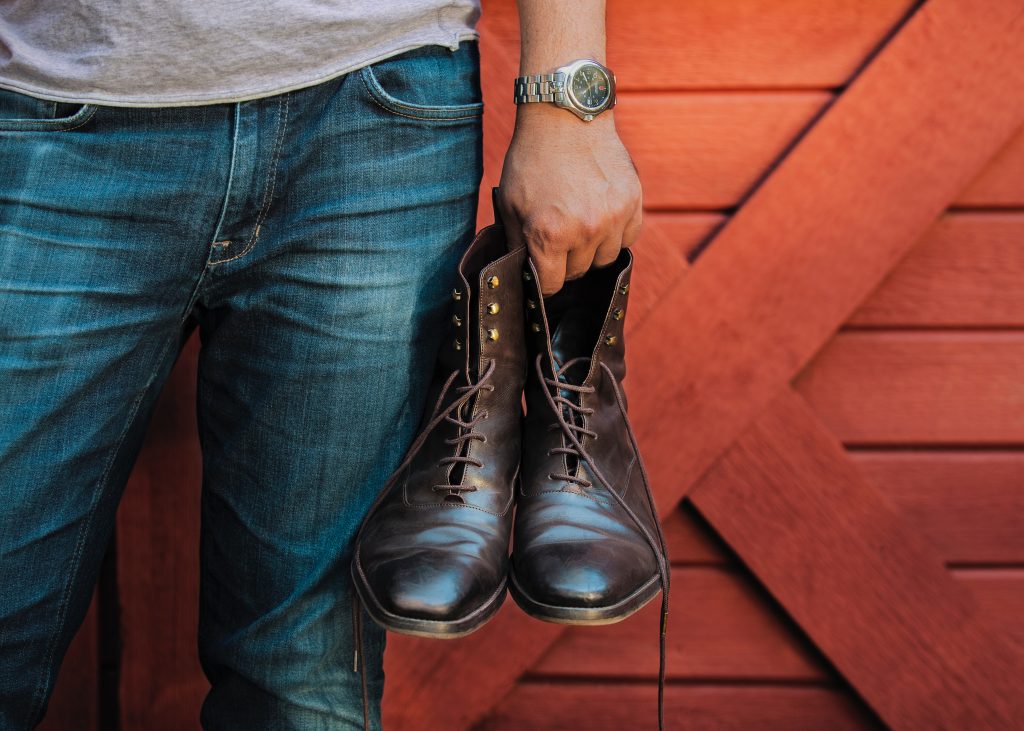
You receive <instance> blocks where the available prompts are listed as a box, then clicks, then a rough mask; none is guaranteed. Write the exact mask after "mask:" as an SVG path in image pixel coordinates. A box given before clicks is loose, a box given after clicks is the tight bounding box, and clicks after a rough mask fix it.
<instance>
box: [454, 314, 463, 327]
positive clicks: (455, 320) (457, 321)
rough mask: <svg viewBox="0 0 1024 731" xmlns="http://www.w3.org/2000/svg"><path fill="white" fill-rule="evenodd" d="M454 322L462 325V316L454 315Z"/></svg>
mask: <svg viewBox="0 0 1024 731" xmlns="http://www.w3.org/2000/svg"><path fill="white" fill-rule="evenodd" d="M452 324H453V325H455V327H459V326H460V325H462V318H461V317H459V316H458V315H452Z"/></svg>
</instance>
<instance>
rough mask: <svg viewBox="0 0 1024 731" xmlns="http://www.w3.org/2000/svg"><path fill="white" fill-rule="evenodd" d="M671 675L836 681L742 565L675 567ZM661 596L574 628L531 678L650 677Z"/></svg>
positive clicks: (654, 671)
mask: <svg viewBox="0 0 1024 731" xmlns="http://www.w3.org/2000/svg"><path fill="white" fill-rule="evenodd" d="M672 590H673V591H676V592H678V596H679V597H681V599H680V601H678V602H675V604H674V609H673V611H672V612H670V613H669V628H668V674H669V677H670V678H674V679H687V680H691V681H701V680H709V679H713V680H715V681H716V682H724V681H739V682H750V681H755V680H769V681H778V680H791V681H792V680H801V681H812V680H813V681H816V682H826V681H827V682H834V681H835V680H836V678H835V676H834V674H833V673H832V672H831V670H830V669H828V667H827V664H826V663H825V662H823V661H822V659H821V656H820V654H819V653H818V651H817V650H815V649H814V647H813V646H812V645H811V644H810V643H809V642H808V641H807V640H806V638H804V637H803V636H802V635H801V634H800V632H799V630H798V629H796V628H795V627H793V625H792V623H791V622H790V621H789V620H788V619H787V618H786V617H785V614H784V613H783V612H782V610H781V609H780V608H779V607H778V606H777V605H776V604H775V602H774V601H773V600H772V599H771V597H770V596H768V595H767V594H766V593H765V592H764V591H763V590H762V589H760V587H758V586H757V583H756V581H755V580H754V579H753V578H752V577H751V576H750V574H749V573H748V572H747V571H746V570H744V569H742V568H741V567H732V568H720V567H687V568H675V569H673V571H672ZM658 611H659V607H658V606H657V603H652V604H649V605H648V606H647V607H645V608H644V609H642V610H641V611H640V612H638V613H637V614H635V615H633V616H632V617H630V618H629V619H626V620H624V621H622V622H620V623H618V624H615V625H611V626H608V627H572V628H571V629H569V630H568V631H567V632H565V634H563V635H562V637H561V638H559V640H558V642H556V643H555V644H554V645H553V646H552V647H551V649H550V650H549V651H548V652H547V653H546V654H545V655H544V657H543V658H542V659H541V661H540V662H538V663H537V664H535V665H534V666H533V667H532V668H531V669H530V677H531V678H537V677H539V676H547V677H550V676H557V677H573V678H578V679H579V678H588V677H589V678H648V679H653V678H656V677H657V675H658V652H657V643H656V639H657V636H656V630H655V628H657V626H658Z"/></svg>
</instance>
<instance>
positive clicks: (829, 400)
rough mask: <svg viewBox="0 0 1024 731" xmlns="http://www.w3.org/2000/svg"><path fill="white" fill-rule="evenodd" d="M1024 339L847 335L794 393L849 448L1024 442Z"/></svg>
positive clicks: (974, 334) (809, 371)
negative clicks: (872, 445) (869, 445)
mask: <svg viewBox="0 0 1024 731" xmlns="http://www.w3.org/2000/svg"><path fill="white" fill-rule="evenodd" d="M1022 364H1024V333H1020V332H1014V331H1010V332H985V331H982V332H952V333H950V332H901V331H896V332H892V331H890V332H844V333H840V334H839V335H838V336H837V337H835V338H834V339H833V340H832V341H831V342H830V343H829V344H828V346H827V347H825V349H824V350H822V351H821V353H819V354H818V355H817V357H815V359H814V360H813V361H812V362H811V363H810V365H809V366H808V367H807V368H806V369H805V370H804V371H803V372H802V373H801V374H800V376H799V377H798V378H797V379H796V381H795V384H794V385H795V387H796V389H797V390H798V391H799V392H800V393H801V394H802V395H803V396H804V397H805V398H806V399H807V400H808V402H809V403H810V404H811V406H812V407H813V408H814V409H815V411H817V412H818V413H819V414H820V415H821V418H822V420H823V421H824V422H825V424H827V425H828V427H829V428H830V429H832V430H833V431H834V432H835V433H836V434H837V435H838V436H839V438H840V439H842V440H843V441H844V442H846V443H847V444H967V445H970V444H988V445H992V444H1006V445H1019V444H1024V378H1022V377H1021V374H1022Z"/></svg>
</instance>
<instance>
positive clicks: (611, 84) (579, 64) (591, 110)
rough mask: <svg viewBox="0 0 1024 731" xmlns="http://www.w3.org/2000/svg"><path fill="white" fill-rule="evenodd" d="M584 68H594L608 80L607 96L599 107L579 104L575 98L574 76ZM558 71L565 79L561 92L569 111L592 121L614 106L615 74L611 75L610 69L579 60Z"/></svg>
mask: <svg viewBox="0 0 1024 731" xmlns="http://www.w3.org/2000/svg"><path fill="white" fill-rule="evenodd" d="M586 66H596V67H597V68H599V69H600V70H601V72H602V73H603V74H604V75H605V76H606V77H607V78H608V96H607V97H606V98H605V100H604V102H602V103H601V104H600V105H598V106H596V107H591V106H588V105H586V104H584V103H583V102H581V101H580V100H579V99H578V98H577V97H576V93H575V92H574V90H573V80H574V78H575V76H576V73H577V72H578V71H580V70H581V69H582V68H584V67H586ZM559 71H560V72H562V73H563V74H564V78H565V82H564V83H565V87H564V89H563V92H564V93H565V99H566V101H567V102H568V104H566V106H567V107H568V108H569V109H572V110H573V111H574V112H576V113H577V114H578V115H579V116H580V117H582V118H583V119H588V118H589V119H593V118H594V117H595V116H597V115H598V114H600V113H601V112H604V111H606V110H608V109H611V108H612V107H613V106H615V74H613V73H612V71H611V69H609V68H608V67H607V66H605V65H604V64H603V63H600V62H598V61H595V60H593V59H591V58H581V59H578V60H576V61H573V62H572V63H570V64H568V65H567V66H563V67H562V68H560V69H559ZM589 119H588V121H589Z"/></svg>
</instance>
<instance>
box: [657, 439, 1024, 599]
mask: <svg viewBox="0 0 1024 731" xmlns="http://www.w3.org/2000/svg"><path fill="white" fill-rule="evenodd" d="M847 456H848V458H849V459H850V460H851V461H852V462H853V464H855V465H856V467H857V469H858V470H860V472H861V473H862V474H863V475H864V477H865V478H866V479H867V480H868V482H870V483H871V484H872V485H874V486H875V489H876V490H877V491H878V492H879V493H880V494H881V495H883V496H884V497H885V498H886V499H888V500H889V501H891V502H892V504H893V505H894V506H895V507H896V509H897V510H899V512H900V514H901V515H902V516H903V518H904V520H905V521H906V522H907V524H908V526H910V527H911V528H912V529H913V530H915V531H917V532H918V533H920V534H921V535H922V536H924V537H926V538H927V539H929V540H930V541H931V543H932V544H933V545H934V546H935V549H936V550H937V551H938V553H939V555H941V556H942V559H943V560H944V561H945V562H946V563H947V564H951V565H954V566H959V565H978V564H983V565H989V566H991V565H1000V564H1002V565H1024V531H1022V530H1021V526H1022V525H1024V488H1022V485H1024V452H1021V451H1016V450H1009V451H997V450H992V449H984V450H955V451H945V450H935V449H926V450H912V449H905V448H899V449H895V450H879V449H870V450H859V449H858V450H855V451H853V452H848V453H847ZM662 524H663V527H664V531H665V540H666V542H667V543H668V549H669V556H670V557H671V559H672V563H673V565H675V566H715V567H727V566H730V565H735V564H736V559H735V557H734V555H733V553H732V551H731V549H729V547H728V545H727V544H725V543H724V542H723V541H722V540H721V538H719V537H718V535H717V534H716V533H715V532H714V530H713V529H712V528H711V527H710V526H709V525H708V524H707V523H706V521H705V520H704V519H703V518H702V517H700V515H699V514H697V513H696V511H695V510H694V508H693V506H692V504H691V503H690V501H689V500H684V501H683V503H682V505H681V506H680V507H679V509H677V510H674V511H672V512H671V513H669V514H668V515H667V516H665V518H664V520H663V522H662ZM1021 616H1022V617H1024V614H1022V615H1021Z"/></svg>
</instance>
